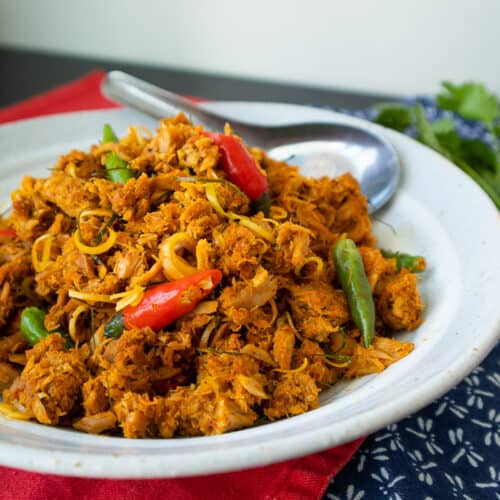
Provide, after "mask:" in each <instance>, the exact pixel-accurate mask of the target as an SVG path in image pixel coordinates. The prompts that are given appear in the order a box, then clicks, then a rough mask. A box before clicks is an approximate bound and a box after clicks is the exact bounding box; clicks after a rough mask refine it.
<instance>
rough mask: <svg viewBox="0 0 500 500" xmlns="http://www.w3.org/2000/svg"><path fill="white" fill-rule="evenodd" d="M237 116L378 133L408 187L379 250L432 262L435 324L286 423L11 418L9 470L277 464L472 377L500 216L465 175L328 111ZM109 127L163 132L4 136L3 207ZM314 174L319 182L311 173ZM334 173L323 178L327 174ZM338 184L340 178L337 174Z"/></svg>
mask: <svg viewBox="0 0 500 500" xmlns="http://www.w3.org/2000/svg"><path fill="white" fill-rule="evenodd" d="M208 106H209V107H211V108H214V109H217V110H219V111H221V112H224V113H226V114H228V115H230V116H233V117H235V118H240V119H246V120H254V121H256V122H262V123H265V124H277V123H284V122H300V121H305V120H323V121H338V122H346V123H352V124H355V125H359V126H362V127H367V128H371V129H373V130H375V131H377V132H379V133H381V134H383V135H385V136H386V137H387V139H389V140H390V141H391V142H392V144H393V145H394V147H395V148H396V149H397V151H398V152H399V154H400V157H401V160H402V164H403V175H402V180H401V186H400V188H399V190H398V193H397V195H396V197H395V198H394V200H393V201H392V202H391V204H390V205H389V206H388V207H387V208H386V209H384V210H383V211H382V212H379V213H377V215H376V221H375V222H374V230H375V233H376V235H377V237H378V238H379V244H380V246H383V247H386V248H393V249H398V250H401V251H407V252H412V253H417V254H421V255H424V256H426V257H427V260H428V266H429V268H428V271H426V272H425V274H424V275H423V276H422V279H421V282H420V287H421V291H422V296H423V300H424V301H425V304H426V309H425V322H424V323H423V324H422V326H421V327H420V328H419V329H417V330H416V331H414V332H412V333H406V334H402V335H401V336H400V338H402V339H404V340H411V341H413V342H415V344H416V349H415V350H414V351H413V352H412V353H411V354H410V355H409V356H408V357H406V358H405V359H403V360H402V361H400V362H399V363H396V364H395V365H393V366H391V367H389V369H387V370H386V371H384V372H383V373H381V374H379V375H376V376H367V377H364V378H362V379H358V380H355V381H352V382H349V383H342V384H339V385H337V386H336V387H334V388H332V389H331V390H329V391H326V392H324V393H323V395H322V398H321V407H320V408H318V409H316V410H314V411H311V412H309V413H306V414H304V415H299V416H296V417H293V418H289V419H287V420H282V421H279V422H274V423H270V424H266V425H262V426H259V427H255V428H251V429H245V430H241V431H237V432H233V433H229V434H225V435H221V436H213V437H197V438H183V439H170V440H146V439H143V440H126V439H122V438H114V437H97V436H92V435H87V434H82V433H78V432H76V431H72V430H67V429H58V428H52V427H46V426H42V425H39V424H36V423H32V422H21V421H13V420H8V419H6V418H3V417H1V418H0V463H1V464H4V465H10V466H13V467H20V468H25V469H30V470H36V471H42V472H52V473H57V474H66V475H75V476H94V477H121V478H144V477H174V476H186V475H197V474H209V473H214V472H221V471H230V470H235V469H242V468H248V467H253V466H258V465H265V464H270V463H273V462H277V461H280V460H285V459H289V458H292V457H297V456H301V455H306V454H308V453H312V452H317V451H320V450H323V449H325V448H329V447H332V446H336V445H339V444H342V443H345V442H347V441H350V440H353V439H355V438H357V437H359V436H364V435H366V434H369V433H371V432H373V431H375V430H377V429H380V428H382V427H384V426H385V425H387V424H389V423H391V422H395V421H397V420H399V419H401V418H403V417H405V416H406V415H408V414H409V413H412V412H414V411H416V410H418V409H419V408H421V407H423V406H424V405H426V404H428V403H430V402H431V401H433V400H434V399H436V398H437V397H439V396H441V395H442V394H443V393H445V392H446V391H447V390H449V389H450V388H452V387H453V386H454V385H455V384H456V383H457V382H459V381H460V380H461V379H462V378H463V377H465V376H466V375H467V374H468V373H469V372H470V371H471V370H472V369H473V368H474V367H475V366H476V365H478V364H479V363H480V361H481V360H482V359H483V358H484V357H485V356H486V354H487V353H488V352H489V351H490V350H491V349H492V347H493V346H494V344H495V342H496V340H497V337H498V333H499V330H500V308H499V307H498V297H500V279H499V278H500V259H499V258H498V249H499V248H500V217H499V214H498V212H497V210H496V209H495V207H494V206H493V204H492V203H491V202H490V201H489V199H488V198H487V197H486V196H485V195H484V194H483V192H482V191H481V190H480V189H479V188H478V187H477V186H476V185H475V184H474V183H473V182H472V181H471V180H470V179H469V178H468V177H467V176H465V175H464V174H463V173H462V172H461V171H460V170H459V169H458V168H456V167H455V166H453V165H452V164H451V163H449V162H448V161H447V160H445V159H444V158H442V157H441V156H439V155H437V154H436V153H434V152H433V151H431V150H429V149H427V148H425V147H423V146H421V145H420V144H417V143H416V142H414V141H413V140H411V139H409V138H407V137H405V136H403V135H400V134H397V133H395V132H392V131H388V130H385V129H383V128H380V127H378V126H376V125H373V124H370V123H367V122H364V121H362V120H358V119H354V118H350V117H347V116H344V115H340V114H336V113H333V112H330V111H327V110H321V109H315V108H308V107H303V106H294V105H282V104H264V103H222V102H219V103H211V104H209V105H208ZM105 122H109V123H111V124H112V126H113V127H114V128H115V129H116V130H117V132H118V133H119V134H122V133H123V134H124V133H125V131H126V128H127V126H128V125H131V124H141V125H145V126H148V127H150V128H153V129H154V128H155V126H156V122H155V121H153V120H151V119H150V118H147V117H145V116H144V115H141V114H139V113H136V112H133V111H130V110H113V111H97V112H84V113H71V114H64V115H55V116H52V117H47V118H41V119H34V120H28V121H23V122H18V123H14V124H10V125H6V126H3V127H0V175H1V179H2V182H1V185H0V200H1V201H2V202H3V203H5V204H8V201H9V193H10V192H11V191H12V190H13V189H14V188H15V187H16V186H17V185H18V183H19V181H20V179H21V177H22V176H23V175H26V174H30V175H34V176H46V175H47V174H48V170H47V169H48V168H49V167H50V166H51V165H53V164H54V162H55V160H56V159H57V157H58V155H60V154H62V153H65V152H67V151H69V150H70V149H72V148H84V149H85V148H87V147H89V146H90V145H91V144H93V143H97V142H98V140H99V136H100V133H101V130H102V125H103V123H105ZM304 173H305V174H309V175H315V172H313V171H311V172H304ZM322 173H324V172H322ZM332 174H333V172H332Z"/></svg>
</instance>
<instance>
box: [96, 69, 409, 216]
mask: <svg viewBox="0 0 500 500" xmlns="http://www.w3.org/2000/svg"><path fill="white" fill-rule="evenodd" d="M102 91H103V93H104V94H105V95H106V96H107V97H109V98H110V99H113V100H114V101H117V102H120V103H122V104H125V105H127V106H129V107H132V108H135V109H138V110H140V111H142V112H145V113H146V114H148V115H151V116H153V117H155V118H164V117H165V116H167V115H170V114H172V113H175V112H178V111H183V112H185V113H186V114H188V115H189V116H190V118H191V119H192V120H193V121H195V122H197V123H200V124H201V125H203V126H204V127H206V128H208V129H210V130H213V131H216V132H222V131H223V129H224V125H225V124H226V123H227V122H230V123H231V128H232V129H233V130H234V131H235V133H237V134H238V135H239V136H240V137H241V138H242V139H243V140H244V141H245V142H246V143H247V144H249V145H251V146H255V147H259V148H261V149H263V150H265V151H266V152H267V154H268V155H269V156H270V157H271V158H273V159H276V160H283V161H288V162H291V163H292V164H294V165H297V166H298V167H299V168H300V169H303V170H304V171H308V172H311V171H314V172H315V173H316V175H317V176H323V175H326V176H329V177H334V176H336V175H340V174H343V173H345V172H350V173H351V174H352V175H353V176H354V177H355V178H356V179H357V180H358V182H359V183H360V185H361V189H362V191H363V193H364V194H365V195H366V197H367V198H368V204H369V211H370V213H373V212H375V211H376V210H379V209H380V208H381V207H382V206H384V205H385V204H386V203H387V202H388V201H389V200H390V198H391V197H392V195H393V194H394V192H395V191H396V189H397V185H398V182H399V176H400V163H399V158H398V155H397V153H396V151H395V149H394V148H393V146H392V145H391V144H390V143H389V142H388V141H387V140H386V139H385V138H383V137H382V136H380V135H378V134H376V133H374V132H372V131H371V130H367V129H364V128H361V127H355V126H351V125H345V124H340V123H299V124H293V125H279V126H262V125H258V124H254V123H248V122H242V121H238V120H233V119H229V118H228V117H225V116H222V115H219V114H216V113H213V112H211V111H208V110H206V109H203V108H202V107H201V106H198V105H196V104H193V103H192V102H190V101H189V100H187V99H185V98H184V97H182V96H179V95H177V94H174V93H173V92H169V91H168V90H164V89H162V88H159V87H156V86H155V85H152V84H150V83H147V82H145V81H143V80H140V79H138V78H135V77H133V76H131V75H128V74H126V73H123V72H121V71H111V72H110V73H108V74H107V75H106V78H105V79H104V81H103V84H102ZM306 169H307V170H306Z"/></svg>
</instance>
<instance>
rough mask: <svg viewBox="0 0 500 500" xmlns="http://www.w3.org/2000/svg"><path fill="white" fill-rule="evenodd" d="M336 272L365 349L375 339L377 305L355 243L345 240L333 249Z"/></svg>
mask: <svg viewBox="0 0 500 500" xmlns="http://www.w3.org/2000/svg"><path fill="white" fill-rule="evenodd" d="M333 261H334V264H335V271H336V273H337V276H338V278H339V281H340V284H341V286H342V289H343V290H344V293H345V294H346V297H347V303H348V304H349V311H350V313H351V317H352V319H353V321H354V323H355V324H356V326H357V327H358V328H359V329H360V331H361V335H362V338H363V344H364V346H365V347H368V346H370V345H371V344H372V343H373V338H374V337H375V304H374V303H373V295H372V289H371V286H370V282H369V281H368V278H367V277H366V273H365V268H364V266H363V260H362V259H361V255H360V254H359V252H358V249H357V248H356V244H355V243H354V241H352V240H350V239H344V240H340V241H339V242H337V244H336V245H335V247H334V249H333Z"/></svg>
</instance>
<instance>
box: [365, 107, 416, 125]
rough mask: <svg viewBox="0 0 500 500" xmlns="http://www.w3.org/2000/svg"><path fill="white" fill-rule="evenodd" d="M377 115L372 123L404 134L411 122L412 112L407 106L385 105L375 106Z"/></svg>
mask: <svg viewBox="0 0 500 500" xmlns="http://www.w3.org/2000/svg"><path fill="white" fill-rule="evenodd" d="M377 110H378V115H377V116H376V117H375V119H374V122H375V123H378V124H379V125H383V126H384V127H387V128H391V129H393V130H397V131H398V132H404V131H405V130H406V129H407V128H408V127H409V126H410V125H411V124H412V121H413V119H412V118H413V117H412V111H411V109H410V108H408V107H407V106H404V105H402V104H398V103H387V104H381V105H379V106H377Z"/></svg>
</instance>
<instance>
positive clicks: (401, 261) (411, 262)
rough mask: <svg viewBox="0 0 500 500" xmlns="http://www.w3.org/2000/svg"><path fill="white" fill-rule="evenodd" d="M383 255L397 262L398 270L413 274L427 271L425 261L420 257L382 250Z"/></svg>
mask: <svg viewBox="0 0 500 500" xmlns="http://www.w3.org/2000/svg"><path fill="white" fill-rule="evenodd" d="M382 255H383V256H384V257H385V258H386V259H395V260H396V269H397V270H398V271H400V270H401V269H402V268H404V269H408V271H410V272H411V273H421V272H422V271H425V268H426V263H425V259H424V258H423V257H421V256H420V255H408V254H407V253H400V252H393V251H391V250H382Z"/></svg>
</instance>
